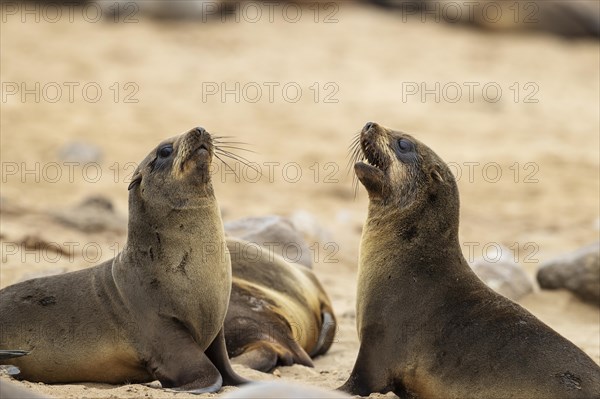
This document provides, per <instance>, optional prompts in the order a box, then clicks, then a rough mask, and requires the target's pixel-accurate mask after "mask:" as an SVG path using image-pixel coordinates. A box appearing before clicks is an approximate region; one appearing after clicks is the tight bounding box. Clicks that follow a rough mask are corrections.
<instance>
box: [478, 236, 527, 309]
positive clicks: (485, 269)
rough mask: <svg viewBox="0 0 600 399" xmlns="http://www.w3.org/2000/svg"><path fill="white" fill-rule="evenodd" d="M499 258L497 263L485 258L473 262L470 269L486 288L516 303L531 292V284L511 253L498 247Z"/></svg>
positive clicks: (504, 248)
mask: <svg viewBox="0 0 600 399" xmlns="http://www.w3.org/2000/svg"><path fill="white" fill-rule="evenodd" d="M500 251H501V256H500V258H499V259H498V261H497V262H491V261H488V260H486V259H485V258H480V259H477V260H475V262H473V263H472V264H471V268H472V269H473V271H474V272H475V274H477V276H478V277H479V278H480V279H481V280H483V282H485V283H486V284H487V285H488V287H490V288H491V289H493V290H494V291H496V292H497V293H499V294H501V295H504V296H505V297H507V298H509V299H511V300H513V301H516V300H519V299H520V298H522V297H524V296H525V295H527V294H529V293H531V292H533V283H532V281H531V279H530V278H529V276H528V275H527V273H526V272H525V270H523V268H522V267H521V266H520V265H519V264H518V263H516V262H515V261H514V260H513V258H512V252H511V251H510V250H509V249H508V248H506V247H500Z"/></svg>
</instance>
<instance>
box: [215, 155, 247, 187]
mask: <svg viewBox="0 0 600 399" xmlns="http://www.w3.org/2000/svg"><path fill="white" fill-rule="evenodd" d="M213 155H214V156H215V157H216V158H217V159H218V160H219V161H221V162H222V163H223V165H225V166H226V167H227V168H229V170H231V171H232V172H233V175H234V176H235V179H236V181H238V180H239V179H240V178H239V176H238V175H237V173H235V169H233V168H232V167H231V166H229V164H228V163H227V162H225V161H224V160H223V159H221V157H220V156H219V155H217V153H216V152H215V153H214V154H213Z"/></svg>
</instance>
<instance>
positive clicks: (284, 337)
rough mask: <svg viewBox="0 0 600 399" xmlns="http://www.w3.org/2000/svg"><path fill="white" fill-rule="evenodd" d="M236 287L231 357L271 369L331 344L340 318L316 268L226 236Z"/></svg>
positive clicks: (230, 314) (229, 322) (306, 360)
mask: <svg viewBox="0 0 600 399" xmlns="http://www.w3.org/2000/svg"><path fill="white" fill-rule="evenodd" d="M227 246H228V249H229V252H230V254H231V264H232V269H233V287H232V292H231V301H230V303H229V309H228V311H227V316H226V319H225V339H226V342H227V350H228V352H229V356H230V357H231V358H232V362H234V363H240V364H243V365H245V366H247V367H250V368H252V369H255V370H259V371H264V372H268V371H271V370H272V369H273V368H275V367H276V366H278V365H284V366H290V365H292V364H294V363H297V364H302V365H304V366H308V367H313V363H312V360H311V357H314V356H318V355H321V354H323V353H325V352H327V350H328V349H329V347H330V346H331V344H332V342H333V337H334V335H335V330H336V320H335V316H334V313H333V308H332V306H331V301H330V300H329V298H328V296H327V294H326V293H325V291H324V290H323V287H322V286H321V284H320V283H319V281H318V280H317V278H316V276H315V275H314V274H313V272H312V271H311V270H310V269H308V268H307V267H305V266H302V265H299V264H291V263H289V262H286V261H285V260H284V259H283V258H282V257H281V256H279V255H277V254H275V253H273V252H271V251H268V250H267V249H265V248H263V247H261V246H259V245H253V244H252V243H249V242H246V241H244V240H240V239H235V238H228V240H227Z"/></svg>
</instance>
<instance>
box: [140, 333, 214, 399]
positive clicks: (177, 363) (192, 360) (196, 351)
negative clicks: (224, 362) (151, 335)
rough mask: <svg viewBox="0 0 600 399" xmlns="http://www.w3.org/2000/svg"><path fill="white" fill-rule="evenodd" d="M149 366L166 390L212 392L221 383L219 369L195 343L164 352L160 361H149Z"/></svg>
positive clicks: (196, 392)
mask: <svg viewBox="0 0 600 399" xmlns="http://www.w3.org/2000/svg"><path fill="white" fill-rule="evenodd" d="M149 368H150V369H151V371H152V373H153V375H154V376H155V378H156V379H157V380H158V381H160V384H161V385H162V387H163V388H165V389H167V390H168V391H177V392H189V393H194V394H200V393H213V392H217V391H218V390H219V389H221V386H222V385H223V379H222V377H221V374H220V373H219V370H217V368H216V367H215V366H214V365H213V364H212V363H211V361H210V360H209V359H208V357H207V356H206V355H205V354H204V353H203V352H202V351H201V350H200V348H199V347H198V346H197V345H195V344H194V345H193V346H192V345H186V347H185V348H183V347H181V348H179V349H177V350H173V351H172V352H170V353H168V354H165V355H164V356H163V358H162V359H161V362H160V363H155V364H153V363H150V364H149Z"/></svg>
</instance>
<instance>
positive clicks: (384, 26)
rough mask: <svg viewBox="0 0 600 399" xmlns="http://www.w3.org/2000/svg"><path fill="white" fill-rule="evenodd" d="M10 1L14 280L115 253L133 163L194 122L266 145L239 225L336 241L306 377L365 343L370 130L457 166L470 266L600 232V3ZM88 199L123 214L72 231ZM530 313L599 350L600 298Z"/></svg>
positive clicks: (570, 300)
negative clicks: (358, 168) (283, 221)
mask: <svg viewBox="0 0 600 399" xmlns="http://www.w3.org/2000/svg"><path fill="white" fill-rule="evenodd" d="M0 6H1V7H2V21H1V22H2V23H1V30H0V33H1V38H0V53H1V54H0V75H1V82H2V87H1V103H0V106H1V114H0V129H1V149H0V157H1V159H2V185H1V193H0V194H1V201H2V207H1V209H0V210H1V214H0V215H1V217H2V223H1V225H0V239H1V240H2V251H3V255H2V264H1V268H0V278H1V280H0V286H1V287H4V286H6V285H8V284H12V283H15V282H17V281H20V280H22V279H23V278H29V277H31V276H36V275H40V274H42V275H44V274H51V273H57V272H64V271H68V270H76V269H78V268H82V267H87V266H89V265H90V264H92V263H95V262H96V261H98V260H104V259H109V258H111V257H112V256H114V254H115V251H117V250H118V248H119V247H120V246H122V244H123V242H124V238H125V229H126V226H125V221H126V215H127V193H128V192H127V185H128V183H129V178H130V177H131V175H132V173H133V170H134V168H135V166H136V165H137V162H139V161H141V160H142V159H143V158H144V157H145V156H146V154H147V153H148V152H149V151H150V150H151V149H152V148H153V147H155V146H156V145H157V144H158V143H159V142H160V141H161V140H163V139H164V138H167V137H170V136H174V135H176V134H179V133H182V132H184V131H186V130H188V129H190V128H192V127H194V126H202V127H204V128H206V129H207V130H208V131H209V132H211V133H213V134H217V135H224V136H233V137H234V138H235V140H234V139H230V140H233V141H240V142H244V143H247V145H240V146H243V147H244V148H247V149H249V150H252V151H253V152H247V151H242V150H237V149H235V150H233V152H235V153H236V154H239V155H240V156H243V157H244V158H246V159H247V160H248V161H249V162H253V163H254V164H253V165H254V167H253V168H249V167H248V166H245V165H243V163H240V162H238V161H236V160H234V159H226V161H227V163H228V164H229V165H230V167H231V168H233V169H234V171H235V172H236V173H235V174H234V173H232V172H231V171H229V170H228V169H227V168H226V167H225V166H224V165H223V164H220V163H216V165H215V174H214V177H213V179H214V182H215V183H214V184H215V190H216V195H217V198H218V200H219V203H220V205H221V208H222V211H223V218H224V220H225V221H229V220H234V219H238V218H242V217H248V216H261V215H268V214H280V215H284V216H289V217H291V218H293V219H294V220H296V221H298V223H300V224H303V225H304V226H308V227H306V230H310V232H311V234H313V235H314V236H315V237H317V238H318V240H320V242H321V245H320V247H319V248H320V249H321V252H319V253H317V254H315V260H316V262H315V270H316V272H317V274H318V275H319V276H320V278H321V279H322V281H323V282H324V284H325V286H326V287H327V288H328V291H329V292H330V295H331V296H332V297H333V299H334V303H335V304H336V306H337V308H336V310H337V311H338V314H339V315H340V319H341V327H340V338H339V340H340V343H339V344H338V345H337V346H336V345H334V346H333V347H332V350H331V352H330V354H328V355H327V356H325V357H324V358H323V359H322V360H319V361H318V362H317V372H313V371H310V373H309V372H308V371H305V370H301V369H300V366H294V367H291V368H289V369H290V370H288V371H285V372H284V371H282V374H283V375H284V376H287V377H289V378H292V379H296V380H298V381H312V382H313V383H315V384H320V385H323V386H331V387H334V386H337V385H339V383H338V380H339V381H341V380H343V379H344V378H345V377H346V376H347V374H348V372H349V369H350V367H351V364H352V361H353V359H354V355H355V353H356V350H357V348H358V346H357V341H356V337H355V333H354V318H353V317H354V316H353V309H354V300H355V298H354V287H355V271H356V262H357V254H358V243H359V240H360V233H361V228H362V223H363V222H364V220H365V217H366V210H367V203H368V199H367V196H366V193H365V192H364V190H363V188H362V187H358V190H357V192H356V194H355V189H354V187H353V184H352V176H353V171H352V170H351V169H348V167H347V159H348V158H347V155H348V146H349V144H350V142H351V140H352V138H353V136H354V135H355V134H356V133H358V132H359V131H360V129H361V128H362V126H363V125H364V124H365V123H366V122H368V121H375V122H378V123H380V124H382V125H385V126H387V127H390V128H394V129H396V130H402V131H405V132H407V133H410V134H412V135H413V136H415V137H416V138H418V139H419V140H421V141H423V142H424V143H426V144H427V145H429V146H430V147H431V148H433V149H434V150H435V151H436V152H437V153H438V154H439V155H440V156H441V157H442V158H443V159H444V160H445V161H446V162H448V163H449V164H450V166H451V168H452V170H453V172H455V176H456V177H457V179H458V184H459V188H460V192H461V202H462V207H461V240H462V241H463V243H464V250H465V256H467V257H468V258H470V259H468V260H476V259H478V258H482V257H484V258H485V257H487V258H490V257H493V256H494V255H493V254H492V255H490V254H489V253H487V252H486V251H487V249H490V248H491V249H492V250H495V248H498V247H500V246H502V248H503V250H504V251H505V252H506V251H508V252H506V253H507V254H508V257H509V258H512V259H513V261H514V263H516V264H517V265H518V266H519V267H520V268H522V269H523V270H524V271H525V272H526V274H527V275H528V276H529V279H530V280H531V281H532V282H533V281H534V278H535V273H536V271H537V269H538V268H539V266H540V265H541V264H543V263H544V262H545V261H548V260H550V259H553V258H554V257H556V256H558V255H560V254H562V253H566V252H571V251H574V250H577V249H578V248H581V247H582V246H584V245H587V244H590V243H594V242H595V241H597V240H598V237H599V229H600V219H599V217H600V210H599V204H600V186H599V181H600V176H599V173H600V172H599V169H600V168H599V166H600V159H599V157H600V150H599V148H600V143H599V141H600V111H599V110H600V72H599V71H600V48H599V43H600V42H599V40H598V39H599V38H598V32H599V26H600V3H599V2H598V1H596V0H590V1H585V0H582V1H568V0H565V1H545V2H542V1H508V0H507V1H502V0H497V1H484V0H481V1H479V2H477V4H476V5H473V2H468V1H438V2H429V1H391V0H390V1H386V0H378V1H341V2H318V1H303V2H295V3H290V2H285V1H278V2H265V1H170V2H167V1H165V2H161V1H142V2H135V1H107V2H79V3H78V4H74V3H67V2H64V3H63V2H60V1H59V2H15V1H13V2H11V1H3V2H0ZM240 159H241V158H240ZM255 168H258V169H260V171H261V172H262V175H261V176H257V174H256V172H255V171H254V169H255ZM90 198H92V199H95V201H96V205H97V204H98V203H100V205H99V207H100V208H96V209H101V211H94V214H93V215H92V216H90V215H87V216H84V217H92V218H93V217H94V216H98V215H99V214H101V213H102V212H104V211H106V212H107V215H108V218H109V219H110V221H109V222H106V221H105V222H106V223H107V224H106V223H105V224H104V225H102V226H103V227H102V228H92V229H77V228H74V227H73V223H71V224H70V225H69V224H68V223H67V224H60V223H58V222H57V220H60V217H61V215H62V216H64V215H70V214H73V213H74V212H75V211H76V210H77V209H81V206H80V205H78V204H81V203H82V202H85V201H86V200H89V199H90ZM92 202H94V200H93V201H92ZM57 218H58V219H57ZM76 224H77V223H75V225H76ZM106 225H108V227H106ZM73 242H76V243H79V244H81V245H78V246H77V245H71V244H68V243H73ZM86 243H87V244H90V243H94V245H88V247H87V248H86V249H85V250H84V247H85V246H86ZM322 243H334V244H335V246H334V247H328V248H327V249H326V248H325V245H323V244H322ZM331 248H335V250H332V249H331ZM88 250H91V251H92V252H94V251H95V252H94V254H95V253H97V256H96V255H90V253H88V252H86V251H88ZM327 251H329V252H327ZM117 252H118V251H117ZM317 260H318V261H317ZM332 260H334V261H332ZM519 303H521V304H522V305H524V306H525V307H527V308H528V309H530V310H531V311H532V312H533V313H534V314H536V315H537V316H538V317H540V318H541V319H542V320H544V321H545V322H547V323H549V324H550V325H551V326H552V327H553V328H555V329H557V331H559V332H560V333H561V334H563V335H565V336H567V337H568V338H569V339H571V340H573V341H574V342H575V343H576V344H577V345H579V346H580V347H581V348H582V349H583V350H585V351H586V352H587V353H588V354H589V355H590V356H592V358H593V359H595V360H596V361H597V362H599V361H600V339H599V336H600V316H599V313H598V306H597V305H595V304H593V303H592V304H589V303H585V302H582V301H580V300H579V299H578V298H577V297H576V296H575V295H572V294H571V293H569V292H567V291H540V290H539V287H537V286H535V284H533V288H532V292H530V293H529V294H528V295H525V296H523V297H522V298H519ZM328 357H329V358H328ZM323 371H325V372H323ZM311 373H314V374H311ZM115 389H116V388H115ZM120 389H121V390H116V391H115V395H117V396H118V397H121V396H122V397H127V396H128V395H129V394H130V393H129V392H126V391H124V390H122V388H120ZM139 389H140V390H141V389H142V388H139ZM42 390H43V389H42ZM45 392H48V393H51V394H53V393H54V394H56V391H52V389H51V388H48V390H47V391H45ZM86 392H87V391H86ZM139 392H141V391H136V392H135V394H139ZM62 393H63V394H65V395H67V394H69V395H70V394H72V395H75V396H77V395H78V394H80V393H81V392H79V391H69V392H62ZM90 395H92V397H93V396H94V394H90ZM151 395H152V393H151Z"/></svg>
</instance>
